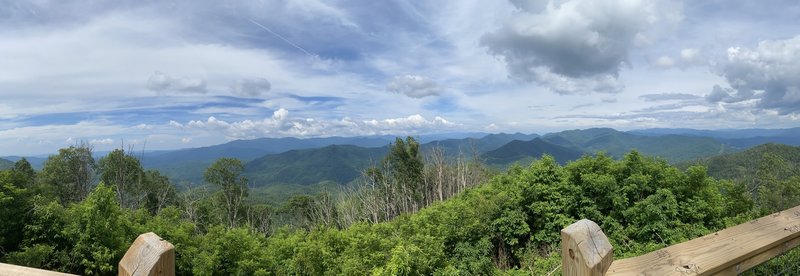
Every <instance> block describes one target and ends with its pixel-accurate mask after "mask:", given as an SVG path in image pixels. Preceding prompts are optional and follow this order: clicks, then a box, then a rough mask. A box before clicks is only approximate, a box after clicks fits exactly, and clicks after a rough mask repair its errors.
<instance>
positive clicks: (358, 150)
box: [245, 145, 388, 186]
mask: <svg viewBox="0 0 800 276" xmlns="http://www.w3.org/2000/svg"><path fill="white" fill-rule="evenodd" d="M387 151H388V147H380V148H363V147H358V146H353V145H331V146H326V147H323V148H319V149H306V150H290V151H287V152H284V153H279V154H268V155H265V156H263V157H260V158H257V159H255V160H253V161H250V162H248V163H247V164H246V165H245V175H247V176H248V178H249V179H250V181H251V182H253V183H255V185H256V186H265V185H270V184H278V183H282V184H300V185H310V184H316V183H319V182H322V181H325V180H328V181H333V182H336V183H339V184H346V183H348V182H350V181H353V180H354V179H356V178H357V177H358V176H359V175H361V172H362V170H363V169H365V168H367V167H368V166H369V165H370V164H371V163H372V162H379V161H380V160H381V159H382V158H383V156H384V155H385V154H386V152H387Z"/></svg>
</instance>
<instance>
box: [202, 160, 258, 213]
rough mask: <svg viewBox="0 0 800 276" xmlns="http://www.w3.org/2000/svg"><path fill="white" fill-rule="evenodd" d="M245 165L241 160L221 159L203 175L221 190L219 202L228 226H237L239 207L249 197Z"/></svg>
mask: <svg viewBox="0 0 800 276" xmlns="http://www.w3.org/2000/svg"><path fill="white" fill-rule="evenodd" d="M243 172H244V165H243V164H242V161H240V160H239V159H233V158H220V159H219V160H217V161H216V162H214V164H212V165H211V166H210V167H208V169H206V172H205V173H204V174H203V178H204V179H205V180H206V182H208V183H210V184H213V185H216V186H217V187H218V188H219V189H220V192H219V194H218V195H219V196H218V197H219V201H220V202H221V203H222V206H223V207H224V209H225V217H226V219H227V222H228V225H230V226H231V227H234V226H236V224H237V222H238V221H237V217H238V215H239V212H240V210H239V207H241V204H242V201H243V200H244V198H245V197H247V193H248V190H247V178H246V177H244V176H242V175H241V174H242V173H243Z"/></svg>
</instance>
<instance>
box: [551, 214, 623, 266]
mask: <svg viewBox="0 0 800 276" xmlns="http://www.w3.org/2000/svg"><path fill="white" fill-rule="evenodd" d="M613 255H614V254H613V252H612V248H611V243H609V242H608V237H606V234H604V233H603V230H602V229H600V226H597V223H594V221H591V220H588V219H582V220H579V221H578V222H576V223H573V224H571V225H570V226H567V228H564V229H562V230H561V270H562V275H566V276H590V275H591V276H602V275H605V273H606V271H607V270H608V268H609V267H611V262H613V261H614V256H613Z"/></svg>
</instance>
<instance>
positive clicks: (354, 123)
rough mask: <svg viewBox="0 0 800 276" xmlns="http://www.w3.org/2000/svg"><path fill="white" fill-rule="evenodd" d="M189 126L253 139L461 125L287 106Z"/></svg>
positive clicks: (416, 117)
mask: <svg viewBox="0 0 800 276" xmlns="http://www.w3.org/2000/svg"><path fill="white" fill-rule="evenodd" d="M185 126H186V128H187V129H190V130H200V131H206V132H211V133H221V134H223V135H225V137H227V138H228V139H253V138H257V137H279V136H280V137H282V136H300V137H316V136H334V135H335V136H357V135H376V134H391V135H395V134H413V133H428V132H431V131H442V130H444V129H448V128H456V127H458V126H459V125H458V124H456V123H453V122H451V121H448V120H447V119H445V118H442V117H440V116H435V117H434V118H433V119H430V120H429V119H427V118H425V117H424V116H422V115H420V114H414V115H410V116H407V117H400V118H389V119H382V120H378V119H371V120H354V119H352V118H350V117H343V118H341V119H317V118H301V117H293V116H291V115H290V112H289V111H288V110H286V109H283V108H281V109H278V110H276V111H275V112H273V115H272V116H271V117H269V118H265V119H263V120H242V121H233V122H228V121H224V120H220V119H217V118H215V117H213V116H212V117H209V118H208V119H207V120H205V121H196V120H193V121H189V122H188V123H186V125H185Z"/></svg>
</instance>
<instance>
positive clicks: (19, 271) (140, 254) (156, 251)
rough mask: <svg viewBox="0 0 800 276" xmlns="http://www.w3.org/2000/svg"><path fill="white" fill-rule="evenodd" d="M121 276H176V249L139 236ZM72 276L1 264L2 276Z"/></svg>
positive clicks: (149, 236) (154, 238)
mask: <svg viewBox="0 0 800 276" xmlns="http://www.w3.org/2000/svg"><path fill="white" fill-rule="evenodd" d="M118 268H119V275H120V276H123V275H124V276H133V275H135V276H144V275H148V276H174V275H175V247H174V246H172V244H171V243H169V242H168V241H165V240H164V239H162V238H160V237H158V235H156V234H155V233H153V232H150V233H144V234H141V235H139V237H138V238H136V240H135V241H133V244H131V247H130V248H128V251H127V252H125V256H124V257H122V260H121V261H119V267H118ZM12 275H13V276H70V275H73V274H66V273H60V272H55V271H48V270H42V269H36V268H30V267H24V266H18V265H10V264H4V263H0V276H12Z"/></svg>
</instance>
